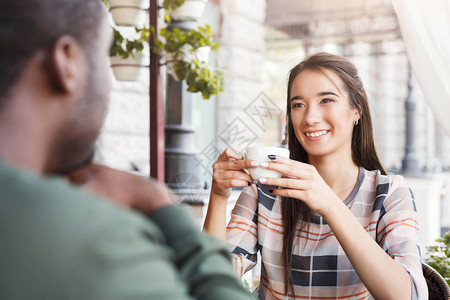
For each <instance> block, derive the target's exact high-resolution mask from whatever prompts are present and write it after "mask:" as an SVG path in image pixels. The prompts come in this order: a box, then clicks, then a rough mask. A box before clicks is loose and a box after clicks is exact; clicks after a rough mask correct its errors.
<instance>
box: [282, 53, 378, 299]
mask: <svg viewBox="0 0 450 300" xmlns="http://www.w3.org/2000/svg"><path fill="white" fill-rule="evenodd" d="M304 70H314V71H319V72H322V73H323V72H324V71H325V70H329V71H332V72H334V73H335V74H336V75H338V76H339V78H340V79H341V80H342V82H343V83H344V86H345V89H346V92H347V93H348V99H349V104H350V106H351V107H353V108H356V109H357V110H358V112H359V115H360V119H359V124H358V125H357V126H354V128H353V133H352V145H351V150H352V159H353V161H354V162H355V164H356V165H358V166H361V167H363V168H365V169H367V170H380V171H381V173H382V174H386V171H385V169H384V168H383V166H382V164H381V162H380V159H379V158H378V155H377V152H376V149H375V143H374V138H373V129H372V120H371V117H370V110H369V103H368V99H367V95H366V92H365V90H364V87H363V83H362V81H361V79H360V78H359V76H358V70H357V69H356V67H355V66H354V65H353V63H351V62H350V61H349V60H347V59H346V58H344V57H342V56H338V55H334V54H329V53H323V52H322V53H317V54H314V55H312V56H310V57H308V58H306V59H305V60H304V61H302V62H301V63H299V64H298V65H296V66H295V67H294V68H292V70H291V71H290V72H289V79H288V86H287V118H288V145H289V150H290V153H291V154H290V158H291V159H293V160H297V161H301V162H305V163H308V153H306V150H305V148H303V146H302V145H301V144H300V142H299V141H298V139H297V138H296V136H295V132H294V126H293V125H292V119H291V106H290V104H289V100H290V99H291V87H292V83H293V81H294V79H295V78H296V77H297V75H298V74H300V73H301V72H302V71H304ZM281 212H282V220H283V226H284V232H283V250H282V260H283V264H284V280H285V292H286V294H287V293H288V291H289V290H292V292H294V289H293V287H292V273H291V258H292V249H293V242H294V237H295V235H296V228H297V225H300V228H305V226H306V225H307V224H309V222H310V221H311V220H312V216H313V214H312V211H311V209H310V208H309V207H308V206H307V205H306V204H304V203H303V202H302V201H300V200H298V199H293V198H284V199H283V201H282V205H281ZM299 223H300V224H299Z"/></svg>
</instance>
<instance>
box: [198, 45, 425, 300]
mask: <svg viewBox="0 0 450 300" xmlns="http://www.w3.org/2000/svg"><path fill="white" fill-rule="evenodd" d="M287 116H288V134H289V141H288V144H289V149H290V153H291V154H290V158H289V159H288V158H283V157H279V156H274V155H269V158H270V159H271V162H270V163H268V164H267V163H266V164H264V165H262V164H261V165H260V166H261V167H266V168H268V169H270V170H275V171H278V172H280V173H282V174H284V176H283V177H282V178H260V179H259V182H258V183H256V184H253V185H251V186H248V187H245V188H244V189H243V191H242V193H241V196H240V197H239V199H238V201H237V203H236V206H235V207H234V209H233V211H232V216H231V220H230V223H229V224H228V227H225V221H224V220H225V211H226V200H227V197H228V195H229V190H230V189H231V188H232V187H233V186H244V185H246V184H245V183H246V181H248V182H252V181H251V180H252V179H251V178H250V176H249V175H248V174H246V173H243V172H242V171H240V170H242V169H243V168H246V167H249V166H251V165H252V163H253V164H254V162H252V161H248V160H244V159H242V157H241V156H240V155H238V154H236V153H235V152H233V151H230V149H227V150H225V151H224V153H222V154H221V155H220V156H219V159H218V161H217V162H216V163H215V164H214V175H213V184H212V189H211V197H210V202H209V203H210V204H209V207H208V214H207V218H206V221H205V229H206V230H207V231H209V232H210V233H211V234H213V235H215V236H217V237H222V238H225V236H226V240H227V242H228V244H229V246H230V250H231V252H232V256H233V261H234V265H235V269H236V271H237V272H238V274H239V275H241V276H242V275H243V273H245V272H246V271H248V270H249V269H251V268H252V267H253V266H254V265H255V264H256V257H257V256H256V254H257V252H260V254H261V258H262V267H261V270H262V271H261V283H260V289H259V296H260V298H262V299H296V298H299V299H303V298H304V299H308V298H309V299H311V298H314V299H336V298H338V299H373V298H376V299H426V297H427V287H426V283H425V280H424V278H423V274H422V268H421V261H420V256H419V253H418V248H417V245H416V238H417V234H418V223H417V215H416V210H415V204H414V199H413V196H412V194H411V192H410V190H409V188H408V186H407V185H406V183H405V181H404V179H403V178H402V177H401V176H389V175H387V174H386V171H385V170H384V168H383V166H382V164H381V162H380V160H379V158H378V155H377V153H376V149H375V145H374V139H373V132H372V121H371V117H370V111H369V105H368V99H367V95H366V93H365V90H364V87H363V84H362V82H361V80H360V79H359V76H358V72H357V70H356V68H355V67H354V65H353V64H352V63H351V62H350V61H348V60H347V59H345V58H343V57H340V56H337V55H332V54H328V53H318V54H315V55H313V56H311V57H309V58H307V59H306V60H304V61H303V62H301V63H300V64H298V65H297V66H295V67H294V68H293V69H292V70H291V72H290V74H289V80H288V94H287ZM221 224H223V226H222V225H221ZM280 241H282V242H281V243H280Z"/></svg>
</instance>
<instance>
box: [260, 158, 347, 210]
mask: <svg viewBox="0 0 450 300" xmlns="http://www.w3.org/2000/svg"><path fill="white" fill-rule="evenodd" d="M261 166H262V167H265V168H266V169H270V170H275V171H278V172H280V173H282V174H284V176H283V177H282V178H261V179H260V180H259V181H260V182H261V183H262V184H267V185H274V186H278V187H280V188H279V189H274V190H273V192H272V194H273V195H277V196H282V197H291V198H295V199H299V200H301V201H303V202H304V203H305V204H306V205H308V207H309V208H311V209H312V210H314V211H315V212H316V213H318V214H320V215H322V216H323V217H325V215H326V214H327V213H329V212H330V211H331V209H332V208H333V204H335V203H338V202H339V201H340V199H339V197H338V196H337V195H336V194H335V192H334V191H333V190H332V189H331V188H330V187H329V186H328V185H327V183H326V182H325V181H324V180H323V178H322V177H321V176H320V174H319V173H318V172H317V170H316V168H315V167H314V166H312V165H310V164H306V163H302V162H299V161H295V160H291V159H288V158H284V157H281V156H277V157H276V158H275V159H273V160H272V161H271V162H268V163H267V164H264V163H262V164H261Z"/></svg>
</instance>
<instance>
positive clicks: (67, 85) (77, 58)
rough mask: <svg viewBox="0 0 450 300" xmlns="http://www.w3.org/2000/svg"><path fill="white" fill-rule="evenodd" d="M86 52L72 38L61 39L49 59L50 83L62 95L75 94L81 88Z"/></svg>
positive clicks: (64, 37)
mask: <svg viewBox="0 0 450 300" xmlns="http://www.w3.org/2000/svg"><path fill="white" fill-rule="evenodd" d="M83 57H84V52H83V49H82V48H81V46H80V44H79V43H78V42H77V41H76V40H75V39H74V38H72V37H70V36H62V37H60V38H59V39H58V40H57V41H56V42H55V44H54V45H53V48H52V50H51V55H50V58H49V67H50V76H51V77H50V82H51V84H52V86H53V87H54V88H55V89H56V90H57V91H59V92H62V93H73V92H74V91H76V90H77V89H78V88H79V85H80V81H81V79H82V76H83V74H84V68H85V64H84V61H83Z"/></svg>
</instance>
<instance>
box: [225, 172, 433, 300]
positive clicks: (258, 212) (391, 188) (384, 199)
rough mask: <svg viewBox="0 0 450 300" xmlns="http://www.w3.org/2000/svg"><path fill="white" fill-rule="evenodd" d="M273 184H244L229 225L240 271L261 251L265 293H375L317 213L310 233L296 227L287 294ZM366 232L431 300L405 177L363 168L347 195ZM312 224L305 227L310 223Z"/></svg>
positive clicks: (420, 295)
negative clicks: (363, 280) (423, 271)
mask: <svg viewBox="0 0 450 300" xmlns="http://www.w3.org/2000/svg"><path fill="white" fill-rule="evenodd" d="M272 188H273V187H271V186H266V185H260V184H259V183H258V184H257V185H252V186H251V187H246V188H244V189H243V191H242V193H241V195H240V197H239V199H238V201H237V203H236V206H235V207H234V209H233V211H232V213H231V220H230V223H229V224H228V227H227V242H228V244H229V246H230V249H231V252H232V257H233V264H234V266H235V269H236V272H237V273H238V274H239V275H240V276H241V277H242V275H243V274H244V273H245V272H246V271H248V270H250V269H252V268H253V267H254V266H255V264H256V257H257V255H256V253H257V252H258V251H259V252H260V253H261V257H262V265H261V282H260V291H259V296H260V298H262V299H373V298H372V296H371V295H370V293H369V292H368V290H367V288H366V287H365V286H364V284H363V283H362V282H361V280H360V279H359V277H358V275H357V273H356V271H355V269H354V268H353V266H352V264H351V263H350V261H349V259H348V258H347V256H346V255H345V253H344V250H343V249H342V247H341V246H340V245H339V242H338V240H337V239H336V237H335V236H334V234H333V232H332V231H331V229H330V227H329V226H328V224H327V223H326V221H325V220H324V219H323V218H322V217H321V216H319V215H315V216H314V217H315V220H314V222H312V223H310V226H309V229H308V231H306V230H304V229H303V230H300V228H299V227H297V232H296V233H295V234H296V237H295V239H294V245H293V251H292V266H291V267H292V278H293V287H294V292H295V295H294V294H292V292H290V293H289V295H286V294H285V292H284V291H285V287H284V275H283V274H284V267H283V264H282V258H281V251H282V244H283V243H282V241H283V225H282V223H283V222H282V220H281V201H280V198H279V197H276V198H275V197H273V196H271V195H270V193H269V192H268V190H269V189H272ZM344 203H345V204H346V205H347V207H348V209H350V210H351V212H352V213H353V215H354V216H355V217H356V218H357V219H358V221H359V222H360V223H361V225H362V226H363V227H364V228H365V229H366V231H367V233H368V234H369V235H370V236H371V237H372V238H373V239H374V240H375V241H376V242H377V243H378V244H379V245H380V247H382V248H383V250H385V251H386V253H388V254H389V255H390V256H391V257H392V258H393V259H394V260H395V261H396V262H397V263H398V264H399V265H400V266H402V267H403V268H404V269H405V270H406V271H407V272H408V273H409V275H410V276H411V282H412V295H413V297H412V298H413V299H427V298H428V292H427V285H426V282H425V279H424V277H423V274H422V267H421V259H420V254H419V249H418V246H417V244H416V239H417V234H418V230H419V229H418V222H417V215H416V206H415V202H414V199H413V196H412V192H411V190H410V189H409V188H408V186H407V185H406V183H405V181H404V179H403V177H401V176H399V175H397V176H385V175H381V174H380V173H379V172H378V171H367V170H365V169H363V168H360V172H359V177H358V181H357V183H356V185H355V188H354V189H353V191H352V192H351V193H350V195H349V196H348V197H347V199H346V200H345V201H344ZM306 228H308V227H306Z"/></svg>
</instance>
